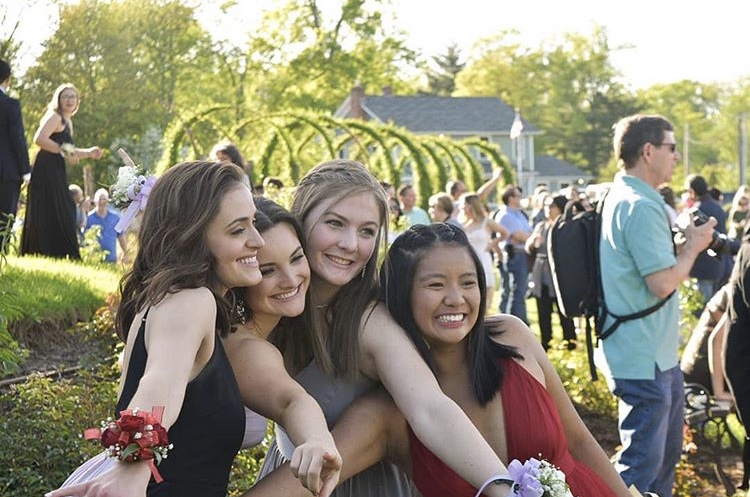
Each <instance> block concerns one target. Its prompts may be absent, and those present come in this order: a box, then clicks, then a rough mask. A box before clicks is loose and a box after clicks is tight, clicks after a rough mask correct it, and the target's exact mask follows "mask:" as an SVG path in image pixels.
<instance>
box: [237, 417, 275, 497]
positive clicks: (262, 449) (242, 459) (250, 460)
mask: <svg viewBox="0 0 750 497" xmlns="http://www.w3.org/2000/svg"><path fill="white" fill-rule="evenodd" d="M273 436H274V431H273V423H269V428H268V431H267V432H266V438H265V439H264V440H263V442H261V443H260V444H258V445H256V446H255V447H250V448H248V449H244V450H241V451H240V452H239V454H237V457H235V458H234V462H233V463H232V472H231V474H230V476H229V489H228V490H229V491H228V494H227V495H229V496H230V497H238V496H240V495H242V494H244V492H245V491H246V490H247V489H248V488H250V487H251V486H252V485H253V483H255V477H256V475H257V474H258V471H260V467H261V466H262V465H263V459H264V458H265V457H266V452H268V448H269V447H270V446H271V441H272V440H273Z"/></svg>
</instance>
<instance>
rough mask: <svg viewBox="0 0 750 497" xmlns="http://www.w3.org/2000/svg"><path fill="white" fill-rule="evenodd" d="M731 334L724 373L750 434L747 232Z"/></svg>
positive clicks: (749, 467)
mask: <svg viewBox="0 0 750 497" xmlns="http://www.w3.org/2000/svg"><path fill="white" fill-rule="evenodd" d="M729 285H730V292H731V293H730V295H729V309H728V312H729V323H730V324H729V331H728V332H727V335H726V339H725V340H726V341H725V344H724V373H725V377H726V379H727V383H728V384H729V388H730V389H731V391H732V396H733V397H734V402H735V405H736V406H737V411H738V413H739V417H740V421H742V424H743V425H744V426H745V430H746V431H748V430H750V362H749V361H748V358H750V232H748V231H747V230H746V231H745V234H744V236H743V239H742V245H741V247H740V250H739V252H738V253H737V258H736V259H735V263H734V270H733V271H732V276H731V278H730V280H729ZM742 466H743V476H742V484H741V486H740V488H741V489H743V490H746V489H747V488H748V479H749V478H750V437H748V436H746V437H745V444H744V447H743V449H742Z"/></svg>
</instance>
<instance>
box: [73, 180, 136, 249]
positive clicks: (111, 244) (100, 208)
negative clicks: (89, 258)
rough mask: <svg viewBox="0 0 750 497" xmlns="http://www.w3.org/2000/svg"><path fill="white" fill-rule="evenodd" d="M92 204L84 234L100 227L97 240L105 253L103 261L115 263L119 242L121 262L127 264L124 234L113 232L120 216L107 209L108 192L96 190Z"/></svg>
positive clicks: (102, 189) (126, 246) (101, 189)
mask: <svg viewBox="0 0 750 497" xmlns="http://www.w3.org/2000/svg"><path fill="white" fill-rule="evenodd" d="M94 204H95V205H96V207H95V208H94V209H93V210H91V212H89V215H88V218H87V219H86V228H85V230H84V232H86V231H88V230H89V229H91V227H92V226H101V228H102V229H101V232H100V233H99V236H98V240H99V246H100V247H101V248H102V250H104V251H106V252H107V255H106V256H105V257H104V261H105V262H117V242H119V243H120V248H122V259H123V262H127V259H128V245H127V238H126V237H125V234H124V233H118V232H117V231H115V226H116V225H117V222H118V221H119V220H120V215H119V214H117V213H116V212H115V211H113V210H112V209H110V208H109V192H108V191H107V190H105V189H104V188H100V189H98V190H97V191H96V193H95V194H94Z"/></svg>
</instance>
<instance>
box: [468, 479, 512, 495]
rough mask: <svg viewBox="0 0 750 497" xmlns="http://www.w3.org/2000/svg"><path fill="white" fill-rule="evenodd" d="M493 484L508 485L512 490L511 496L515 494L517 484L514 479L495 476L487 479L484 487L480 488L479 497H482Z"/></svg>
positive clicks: (483, 484)
mask: <svg viewBox="0 0 750 497" xmlns="http://www.w3.org/2000/svg"><path fill="white" fill-rule="evenodd" d="M493 483H494V484H495V485H502V484H503V483H505V484H507V485H508V486H510V488H511V493H510V495H512V494H513V485H514V484H515V483H516V482H515V480H513V478H511V477H510V475H495V476H490V477H489V478H487V481H485V482H484V483H482V486H481V487H479V490H478V491H477V497H479V496H480V495H482V492H484V489H485V488H487V487H488V486H490V485H491V484H493Z"/></svg>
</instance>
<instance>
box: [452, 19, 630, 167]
mask: <svg viewBox="0 0 750 497" xmlns="http://www.w3.org/2000/svg"><path fill="white" fill-rule="evenodd" d="M609 56H610V47H609V41H608V39H607V36H606V33H605V31H604V30H603V29H602V28H595V29H594V30H593V32H592V33H591V35H590V36H589V37H586V36H583V35H580V34H575V33H568V34H565V35H563V36H562V38H561V39H560V40H556V41H550V42H545V43H542V44H540V46H539V47H538V48H535V49H532V48H527V47H524V46H522V45H521V44H520V42H519V41H518V33H517V32H516V31H512V30H511V31H503V32H501V33H500V34H498V35H497V36H496V37H493V38H490V39H486V40H483V41H482V42H481V43H480V44H479V45H478V52H477V53H476V54H474V56H473V57H472V58H471V60H470V62H469V63H468V64H467V67H466V69H465V70H464V71H462V72H461V73H460V74H459V75H458V77H457V81H456V87H457V89H456V92H455V94H456V95H468V96H471V95H483V96H487V95H492V96H497V97H500V98H501V99H502V100H504V101H505V102H506V103H508V104H509V105H511V106H512V107H516V108H520V109H521V110H522V111H523V114H524V117H525V118H526V119H528V120H529V121H531V122H532V123H534V125H536V126H537V127H538V128H539V129H541V130H543V131H544V134H543V135H541V136H539V137H537V138H536V144H535V145H536V153H537V154H550V155H553V156H555V157H557V158H559V159H563V160H566V161H568V162H571V163H573V164H577V165H580V166H582V167H583V168H584V169H585V170H587V171H588V172H590V173H594V174H595V173H596V171H597V170H598V168H599V167H600V166H602V165H604V164H606V162H607V160H608V159H609V157H610V155H611V148H612V145H611V133H610V130H611V126H612V124H613V123H614V122H615V121H617V120H618V119H619V118H620V117H622V116H624V115H628V114H631V113H633V112H635V111H636V109H637V108H636V106H635V103H634V98H633V97H632V95H630V94H629V93H628V91H627V89H626V88H625V87H624V86H623V85H622V84H621V83H619V82H618V81H617V79H616V78H617V76H618V74H617V71H616V70H615V69H614V66H613V65H612V62H611V60H610V58H609Z"/></svg>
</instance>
